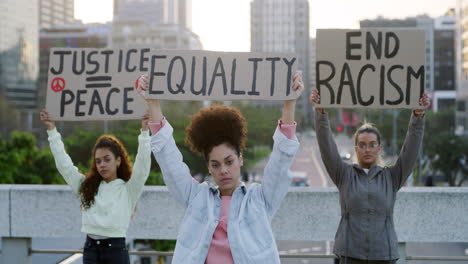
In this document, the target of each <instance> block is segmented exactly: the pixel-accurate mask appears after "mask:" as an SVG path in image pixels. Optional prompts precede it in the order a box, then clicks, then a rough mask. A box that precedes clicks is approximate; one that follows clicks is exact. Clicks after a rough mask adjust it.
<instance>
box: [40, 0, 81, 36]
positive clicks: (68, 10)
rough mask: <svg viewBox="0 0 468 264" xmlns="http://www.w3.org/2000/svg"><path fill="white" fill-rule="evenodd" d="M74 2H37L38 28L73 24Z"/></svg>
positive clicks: (73, 0) (49, 0)
mask: <svg viewBox="0 0 468 264" xmlns="http://www.w3.org/2000/svg"><path fill="white" fill-rule="evenodd" d="M74 5H75V0H39V26H40V28H41V29H42V28H50V27H52V26H56V25H64V24H71V23H74V22H75V15H74V10H75V7H74Z"/></svg>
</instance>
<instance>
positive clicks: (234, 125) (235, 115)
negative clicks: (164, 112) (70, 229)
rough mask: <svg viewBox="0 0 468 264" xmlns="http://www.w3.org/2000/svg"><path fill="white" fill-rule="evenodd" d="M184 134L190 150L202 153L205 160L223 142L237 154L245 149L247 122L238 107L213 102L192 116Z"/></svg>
mask: <svg viewBox="0 0 468 264" xmlns="http://www.w3.org/2000/svg"><path fill="white" fill-rule="evenodd" d="M185 135H186V136H185V142H186V143H187V144H188V145H189V146H190V150H191V151H193V152H195V153H198V154H201V155H203V156H204V157H205V159H206V160H208V155H209V153H210V152H211V150H212V149H213V148H214V147H216V146H218V145H221V144H223V143H227V144H229V145H230V146H232V147H233V148H234V149H235V150H236V152H237V155H238V156H239V155H240V153H241V151H242V150H244V149H245V141H246V138H247V123H246V121H245V118H244V116H243V115H242V113H241V112H240V111H239V110H238V109H236V108H234V107H229V106H225V105H220V104H215V105H211V106H210V107H205V108H202V109H201V110H200V111H199V112H198V113H196V114H194V115H193V116H192V120H191V122H190V124H189V125H188V127H187V128H186V129H185Z"/></svg>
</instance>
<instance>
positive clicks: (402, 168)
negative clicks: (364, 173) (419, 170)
mask: <svg viewBox="0 0 468 264" xmlns="http://www.w3.org/2000/svg"><path fill="white" fill-rule="evenodd" d="M419 104H420V105H421V106H422V107H423V109H417V110H414V111H413V114H412V115H411V119H410V123H409V126H408V131H407V133H406V137H405V141H404V142H403V146H402V147H401V151H400V155H399V156H398V159H397V161H396V163H395V165H393V166H391V167H390V168H389V169H390V173H391V175H392V180H393V189H394V191H398V190H399V189H400V188H401V187H402V186H403V185H404V184H405V182H406V180H407V179H408V177H409V175H410V174H411V172H412V171H413V169H414V165H415V164H416V159H417V157H418V153H419V149H420V147H421V144H422V140H423V137H424V112H425V111H424V109H426V108H427V107H429V105H430V101H429V97H428V96H427V94H426V93H424V94H423V96H422V97H421V99H420V100H419Z"/></svg>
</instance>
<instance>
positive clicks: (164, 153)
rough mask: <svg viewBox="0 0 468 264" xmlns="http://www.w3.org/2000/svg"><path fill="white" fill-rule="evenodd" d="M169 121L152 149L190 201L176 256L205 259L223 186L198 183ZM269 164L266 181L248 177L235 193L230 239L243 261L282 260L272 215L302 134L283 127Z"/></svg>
mask: <svg viewBox="0 0 468 264" xmlns="http://www.w3.org/2000/svg"><path fill="white" fill-rule="evenodd" d="M172 132H173V128H172V127H171V125H170V124H169V123H166V124H165V125H164V126H163V127H162V128H161V130H159V132H158V133H156V134H155V135H153V136H152V138H151V149H152V151H153V154H154V156H155V158H156V160H157V162H158V164H159V166H160V168H161V171H162V174H163V175H164V181H165V183H166V185H167V187H168V189H169V191H170V192H171V194H172V195H173V196H174V197H175V199H176V200H177V201H179V202H180V203H181V204H182V205H184V206H185V207H186V211H185V215H184V219H183V221H182V224H181V226H180V229H179V234H178V236H177V244H176V248H175V252H174V257H173V260H172V263H173V264H178V263H183V264H187V263H192V264H203V263H205V260H206V256H207V254H208V248H209V247H210V244H211V239H212V237H213V233H214V231H215V229H216V226H217V225H218V219H219V215H220V212H221V198H220V193H219V190H218V188H217V186H212V185H210V184H208V183H206V182H205V183H201V184H200V183H198V182H197V181H195V180H194V179H193V178H192V177H191V175H190V170H189V168H188V167H187V165H186V164H185V163H184V162H183V160H182V154H181V153H180V151H179V150H178V149H177V146H176V144H175V141H174V138H173V136H172ZM273 140H274V145H273V152H272V153H271V156H270V159H269V161H268V164H267V165H266V167H265V171H264V177H263V183H262V184H252V185H250V186H249V187H246V186H245V185H244V184H243V183H241V184H240V186H239V187H238V188H237V189H236V190H235V191H234V193H233V194H232V200H231V206H230V209H229V210H230V211H229V220H228V231H227V232H228V239H229V245H230V247H231V253H232V257H233V259H234V262H235V263H237V264H247V263H250V264H259V263H265V264H274V263H280V260H279V254H278V250H277V247H276V242H275V238H274V237H273V232H272V230H271V219H272V217H273V215H274V213H275V212H276V210H277V209H278V208H279V206H280V204H281V201H282V200H283V198H284V197H285V195H286V193H287V192H288V188H289V183H290V178H289V167H290V166H291V163H292V161H293V159H294V156H295V154H296V152H297V150H298V148H299V142H298V141H297V138H295V139H294V140H290V139H288V138H287V137H286V136H285V135H284V134H282V133H281V132H280V131H279V130H278V129H277V130H276V131H275V134H274V135H273Z"/></svg>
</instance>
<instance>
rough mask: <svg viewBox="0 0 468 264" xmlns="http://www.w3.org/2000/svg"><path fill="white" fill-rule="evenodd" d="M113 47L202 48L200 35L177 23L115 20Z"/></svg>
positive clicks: (112, 38)
mask: <svg viewBox="0 0 468 264" xmlns="http://www.w3.org/2000/svg"><path fill="white" fill-rule="evenodd" d="M110 46H111V47H131V46H138V47H151V48H154V49H184V50H200V49H202V44H201V42H200V39H199V37H198V35H196V34H195V33H193V32H192V31H190V30H189V29H187V28H186V27H183V26H181V25H177V24H161V25H158V26H155V25H151V24H149V23H147V22H146V21H133V22H130V21H125V22H114V23H113V27H112V34H111V43H110Z"/></svg>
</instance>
